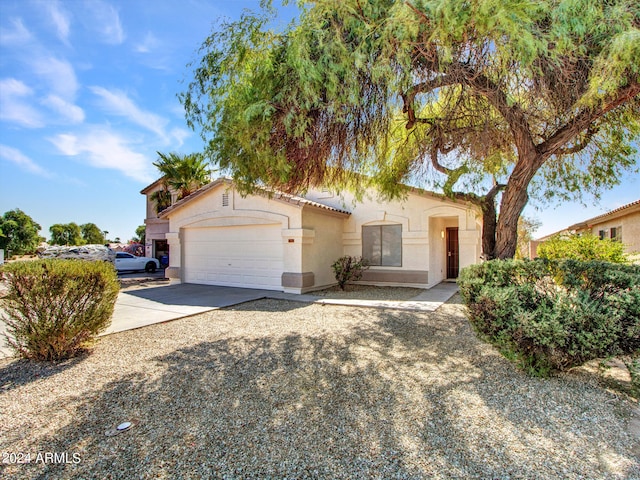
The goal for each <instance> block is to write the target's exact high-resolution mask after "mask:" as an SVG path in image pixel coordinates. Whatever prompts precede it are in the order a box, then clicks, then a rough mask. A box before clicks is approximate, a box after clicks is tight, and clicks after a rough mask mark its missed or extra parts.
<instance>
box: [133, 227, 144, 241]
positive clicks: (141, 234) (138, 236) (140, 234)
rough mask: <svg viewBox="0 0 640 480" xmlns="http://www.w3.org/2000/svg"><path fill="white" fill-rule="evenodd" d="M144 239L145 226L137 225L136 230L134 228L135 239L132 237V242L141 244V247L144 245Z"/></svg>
mask: <svg viewBox="0 0 640 480" xmlns="http://www.w3.org/2000/svg"><path fill="white" fill-rule="evenodd" d="M146 237H147V226H146V225H139V226H138V228H136V235H135V237H133V239H132V240H133V241H134V242H137V243H141V244H142V245H144V243H145V239H146Z"/></svg>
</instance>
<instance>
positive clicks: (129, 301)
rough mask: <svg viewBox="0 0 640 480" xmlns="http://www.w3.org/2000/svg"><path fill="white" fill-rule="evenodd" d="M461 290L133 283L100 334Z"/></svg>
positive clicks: (410, 306)
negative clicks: (339, 294) (245, 309)
mask: <svg viewBox="0 0 640 480" xmlns="http://www.w3.org/2000/svg"><path fill="white" fill-rule="evenodd" d="M457 290H458V287H457V285H456V284H447V283H441V284H440V285H436V286H435V287H433V288H431V289H429V290H425V291H424V292H423V293H421V294H420V295H418V296H417V297H415V298H413V299H410V300H408V301H383V300H348V299H331V298H321V297H317V296H314V295H312V294H311V295H295V294H288V293H282V292H276V291H270V290H258V289H249V288H234V287H221V286H213V285H194V284H188V283H185V284H180V285H162V286H156V287H148V286H130V287H126V288H124V289H122V290H121V291H120V293H119V294H118V299H117V300H116V305H115V309H114V312H113V318H112V322H111V325H110V326H109V328H107V330H105V331H104V332H103V333H102V334H101V335H108V334H110V333H116V332H122V331H125V330H132V329H134V328H140V327H145V326H147V325H153V324H154V323H162V322H167V321H169V320H176V319H178V318H182V317H188V316H191V315H196V314H199V313H204V312H207V311H210V310H216V309H219V308H224V307H230V306H232V305H238V304H241V303H245V302H251V301H253V300H259V299H261V298H273V299H281V300H293V301H297V302H304V303H319V304H331V305H343V306H352V307H373V308H389V309H394V310H410V311H435V310H436V309H437V308H438V307H439V306H440V305H442V304H443V303H444V302H446V301H447V300H449V298H451V296H453V294H454V293H455V292H456V291H457ZM5 328H6V326H5V324H4V323H3V322H2V321H0V358H3V357H6V356H9V355H10V351H9V349H8V348H7V347H6V346H5V344H4V336H3V335H2V333H3V332H4V330H5Z"/></svg>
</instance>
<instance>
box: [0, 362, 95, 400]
mask: <svg viewBox="0 0 640 480" xmlns="http://www.w3.org/2000/svg"><path fill="white" fill-rule="evenodd" d="M87 356H88V353H85V354H82V355H80V356H78V357H75V358H71V359H69V360H64V361H61V362H37V361H35V360H25V359H16V360H14V361H12V362H11V363H9V364H7V365H5V366H3V367H0V393H3V392H9V391H11V390H13V389H14V388H17V387H19V386H22V385H26V384H28V383H31V382H35V381H39V380H43V379H45V378H48V377H52V376H55V375H57V374H58V373H60V372H63V371H65V370H67V369H69V368H72V367H74V366H75V365H78V364H79V363H80V362H82V361H83V360H84V359H85V358H86V357H87Z"/></svg>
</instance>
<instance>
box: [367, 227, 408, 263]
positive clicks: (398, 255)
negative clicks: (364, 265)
mask: <svg viewBox="0 0 640 480" xmlns="http://www.w3.org/2000/svg"><path fill="white" fill-rule="evenodd" d="M362 258H364V259H365V260H366V261H367V262H368V263H369V265H374V266H384V267H401V266H402V225H374V226H365V227H362Z"/></svg>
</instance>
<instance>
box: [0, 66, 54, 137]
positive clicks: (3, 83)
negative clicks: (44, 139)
mask: <svg viewBox="0 0 640 480" xmlns="http://www.w3.org/2000/svg"><path fill="white" fill-rule="evenodd" d="M32 96H33V90H31V88H29V87H28V86H27V85H25V84H24V83H23V82H21V81H20V80H16V79H15V78H6V79H3V80H0V120H3V121H5V122H10V123H17V124H19V125H21V126H23V127H28V128H39V127H42V126H44V121H43V120H42V116H41V114H40V112H39V111H38V110H36V109H35V108H33V107H32V106H31V105H29V103H28V102H27V100H26V99H27V98H28V97H32Z"/></svg>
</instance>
